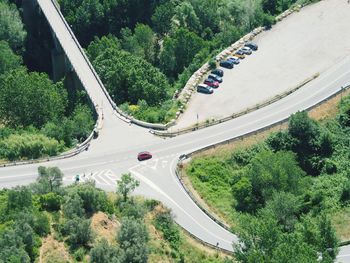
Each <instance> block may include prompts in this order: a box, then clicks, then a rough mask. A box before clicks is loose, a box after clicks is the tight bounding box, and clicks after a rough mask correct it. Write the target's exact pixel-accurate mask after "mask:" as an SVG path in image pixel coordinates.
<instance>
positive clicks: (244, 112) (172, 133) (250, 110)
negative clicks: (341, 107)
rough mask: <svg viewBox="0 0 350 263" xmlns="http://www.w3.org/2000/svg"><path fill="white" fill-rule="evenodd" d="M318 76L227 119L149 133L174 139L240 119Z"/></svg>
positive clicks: (285, 95) (317, 74)
mask: <svg viewBox="0 0 350 263" xmlns="http://www.w3.org/2000/svg"><path fill="white" fill-rule="evenodd" d="M319 75H320V74H319V73H316V74H314V75H313V76H312V77H310V78H307V79H306V80H304V81H303V82H301V83H300V84H298V85H297V86H296V87H294V88H292V89H290V90H287V91H286V92H283V93H281V94H278V95H276V96H274V97H272V98H271V99H269V100H267V101H264V102H262V103H259V104H257V105H255V106H254V107H250V108H247V109H245V110H242V111H240V112H238V113H233V114H232V115H230V116H228V117H224V118H221V119H217V120H214V121H211V122H204V123H200V124H198V125H194V126H191V127H189V128H184V129H179V130H177V131H174V132H161V131H155V130H151V131H150V132H151V133H153V134H155V135H158V136H161V137H174V136H177V135H181V134H184V133H188V132H192V131H196V130H199V129H204V128H207V127H210V126H213V125H217V124H219V123H223V122H226V121H229V120H232V119H235V118H238V117H241V116H243V115H245V114H248V113H250V112H253V111H255V110H257V109H260V108H263V107H265V106H268V105H270V104H272V103H274V102H276V101H278V100H280V99H283V98H285V97H287V96H288V95H290V94H292V93H293V92H295V91H297V90H298V89H300V88H301V87H303V86H305V85H306V84H307V83H309V82H310V81H312V80H314V79H316V78H317V77H318V76H319Z"/></svg>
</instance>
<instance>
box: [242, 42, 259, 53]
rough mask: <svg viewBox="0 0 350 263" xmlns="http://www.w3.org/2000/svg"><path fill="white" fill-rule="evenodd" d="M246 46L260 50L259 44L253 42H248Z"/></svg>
mask: <svg viewBox="0 0 350 263" xmlns="http://www.w3.org/2000/svg"><path fill="white" fill-rule="evenodd" d="M244 46H246V47H249V48H250V49H251V50H254V51H256V50H258V45H257V44H255V43H253V42H247V43H245V45H244Z"/></svg>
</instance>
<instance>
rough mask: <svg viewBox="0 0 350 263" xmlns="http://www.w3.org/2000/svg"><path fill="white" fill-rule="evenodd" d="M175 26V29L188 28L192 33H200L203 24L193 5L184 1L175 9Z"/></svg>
mask: <svg viewBox="0 0 350 263" xmlns="http://www.w3.org/2000/svg"><path fill="white" fill-rule="evenodd" d="M173 24H174V26H175V27H182V28H187V29H188V30H189V31H192V32H196V33H198V32H200V30H201V24H200V21H199V18H198V17H197V14H196V12H195V11H194V9H193V6H192V5H191V3H189V2H187V1H183V2H182V3H180V4H179V5H178V6H176V8H175V15H174V17H173Z"/></svg>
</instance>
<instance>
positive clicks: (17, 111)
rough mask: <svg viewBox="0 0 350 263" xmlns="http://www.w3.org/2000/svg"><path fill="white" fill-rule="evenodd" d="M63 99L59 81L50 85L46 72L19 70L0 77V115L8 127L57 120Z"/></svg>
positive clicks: (62, 105)
mask: <svg viewBox="0 0 350 263" xmlns="http://www.w3.org/2000/svg"><path fill="white" fill-rule="evenodd" d="M66 101H67V98H66V93H65V91H64V90H63V87H62V83H57V84H53V83H52V82H51V80H50V79H49V78H48V76H47V75H46V74H42V73H28V72H26V71H25V70H24V69H18V70H13V71H9V72H7V73H6V74H4V75H2V76H1V77H0V118H1V119H2V120H3V121H4V122H5V123H6V124H8V125H10V126H14V127H17V126H28V125H34V126H36V127H41V126H42V125H43V124H44V123H46V122H48V121H52V120H58V119H59V118H61V117H62V115H63V112H64V110H65V106H66Z"/></svg>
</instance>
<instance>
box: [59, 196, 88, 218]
mask: <svg viewBox="0 0 350 263" xmlns="http://www.w3.org/2000/svg"><path fill="white" fill-rule="evenodd" d="M62 212H63V215H64V217H65V218H69V219H72V218H75V217H79V218H81V217H83V216H84V215H85V211H84V208H83V200H82V199H81V198H80V196H79V195H78V194H76V193H75V194H72V195H68V196H67V197H66V198H65V202H64V204H63V206H62Z"/></svg>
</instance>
